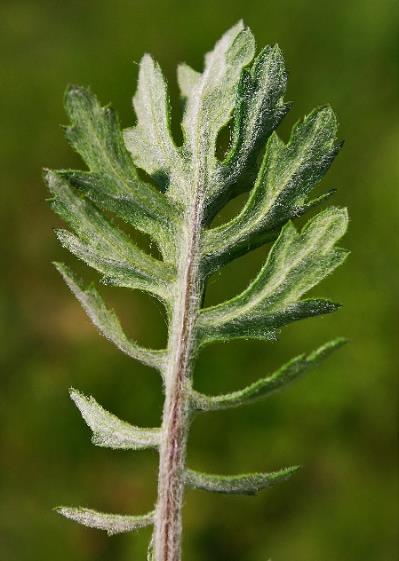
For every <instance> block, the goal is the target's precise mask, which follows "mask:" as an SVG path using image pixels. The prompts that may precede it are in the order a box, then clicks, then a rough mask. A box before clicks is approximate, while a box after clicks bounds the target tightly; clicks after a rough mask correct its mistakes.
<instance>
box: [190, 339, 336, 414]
mask: <svg viewBox="0 0 399 561" xmlns="http://www.w3.org/2000/svg"><path fill="white" fill-rule="evenodd" d="M346 342H347V340H346V339H344V338H342V337H340V338H338V339H334V340H333V341H329V342H328V343H325V344H324V345H322V346H321V347H319V348H318V349H316V350H315V351H313V352H312V353H309V354H308V355H305V354H301V355H299V356H297V357H295V358H293V359H291V360H290V361H289V362H287V364H284V366H282V367H281V368H279V369H278V370H277V371H276V372H274V373H273V374H271V375H270V376H267V377H266V378H261V379H260V380H258V381H257V382H254V383H253V384H250V385H249V386H246V387H245V388H243V389H242V390H238V391H235V392H231V393H228V394H225V395H216V396H207V395H204V394H201V393H199V392H196V391H194V392H193V395H192V405H193V408H194V409H195V410H197V411H218V410H220V409H227V408H229V407H238V406H239V405H247V404H249V403H252V402H253V401H256V400H259V399H264V398H265V397H268V396H269V395H270V394H271V393H273V392H275V391H277V390H280V389H281V388H283V387H284V386H286V385H288V384H290V383H291V382H294V381H295V380H296V379H297V378H299V377H300V376H302V375H303V374H305V372H307V371H308V370H309V369H310V368H313V367H314V366H316V365H318V364H319V363H320V362H321V361H322V360H324V359H325V358H327V357H328V356H329V355H330V354H331V353H332V352H334V351H336V350H337V349H339V348H340V347H342V345H344V344H345V343H346Z"/></svg>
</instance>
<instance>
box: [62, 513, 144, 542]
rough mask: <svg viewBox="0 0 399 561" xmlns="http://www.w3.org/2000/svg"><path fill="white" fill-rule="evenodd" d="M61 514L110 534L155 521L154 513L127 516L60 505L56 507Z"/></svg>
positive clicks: (135, 528) (127, 530) (142, 526)
mask: <svg viewBox="0 0 399 561" xmlns="http://www.w3.org/2000/svg"><path fill="white" fill-rule="evenodd" d="M55 510H56V511H57V512H58V513H59V514H62V516H65V518H69V519H70V520H74V521H75V522H79V524H83V526H88V527H89V528H97V529H98V530H105V531H106V532H107V534H108V535H109V536H113V535H114V534H123V533H125V532H131V531H133V530H138V529H140V528H145V527H146V526H151V525H152V524H153V521H154V513H153V512H149V513H148V514H142V515H140V516H127V515H121V514H105V513H103V512H97V511H96V510H92V509H90V508H83V507H69V506H59V507H57V508H56V509H55Z"/></svg>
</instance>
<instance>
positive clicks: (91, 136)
mask: <svg viewBox="0 0 399 561" xmlns="http://www.w3.org/2000/svg"><path fill="white" fill-rule="evenodd" d="M65 107H66V110H67V113H68V116H69V118H70V120H71V123H72V125H71V126H70V127H67V128H66V136H67V138H68V140H69V141H70V143H71V144H72V146H73V147H74V149H75V150H76V151H77V152H78V153H79V154H80V155H81V156H82V158H83V160H84V161H85V162H86V164H87V166H88V168H89V170H90V171H89V172H79V171H64V172H61V174H62V175H63V177H65V178H66V179H67V180H68V182H69V183H70V185H73V186H74V187H75V188H77V189H78V190H79V191H80V192H81V193H83V194H84V195H85V196H87V197H88V198H89V199H91V200H93V201H94V202H95V203H96V204H98V205H99V206H101V207H102V208H105V209H106V210H111V211H112V212H116V213H117V214H118V215H119V216H121V218H122V219H124V220H126V221H127V222H129V223H130V224H132V225H133V226H134V227H135V228H137V229H138V230H140V231H142V232H145V233H147V234H149V235H150V236H152V237H153V238H154V239H155V241H156V242H157V244H158V246H159V248H160V250H161V252H162V254H163V256H164V257H165V258H170V257H172V256H173V249H174V248H173V246H171V245H170V244H169V243H168V241H169V240H168V237H170V236H171V235H172V232H173V231H174V223H175V221H176V218H177V215H176V211H175V208H174V207H173V206H172V205H170V204H169V202H168V200H167V199H166V197H163V196H162V194H161V193H159V192H158V191H157V190H156V189H155V188H154V187H152V186H151V185H149V184H148V183H145V182H144V181H142V180H141V179H140V178H139V176H138V175H137V171H136V169H135V167H134V165H133V161H132V159H131V156H130V154H129V153H128V151H127V149H126V147H125V145H124V142H123V137H122V132H121V130H120V126H119V121H118V118H117V116H116V114H115V112H114V111H113V109H112V108H111V107H101V105H100V103H99V102H98V100H97V99H96V97H95V96H94V95H93V94H91V92H90V91H89V90H87V89H85V88H81V87H78V86H71V87H69V88H68V90H67V92H66V94H65Z"/></svg>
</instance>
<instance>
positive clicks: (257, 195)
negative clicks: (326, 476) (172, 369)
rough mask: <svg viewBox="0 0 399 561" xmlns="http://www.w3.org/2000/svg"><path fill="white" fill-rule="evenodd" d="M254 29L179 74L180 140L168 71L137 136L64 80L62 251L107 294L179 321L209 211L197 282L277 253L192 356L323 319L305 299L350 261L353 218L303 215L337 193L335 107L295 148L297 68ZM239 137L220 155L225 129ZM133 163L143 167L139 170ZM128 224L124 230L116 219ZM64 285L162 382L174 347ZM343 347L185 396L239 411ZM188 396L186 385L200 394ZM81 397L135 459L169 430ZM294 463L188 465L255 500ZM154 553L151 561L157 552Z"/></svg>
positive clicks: (112, 524)
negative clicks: (143, 340) (284, 129)
mask: <svg viewBox="0 0 399 561" xmlns="http://www.w3.org/2000/svg"><path fill="white" fill-rule="evenodd" d="M255 51H256V49H255V40H254V37H253V35H252V33H251V31H250V30H249V29H248V28H247V27H245V26H244V24H243V23H242V22H238V23H237V24H236V25H235V26H233V27H232V28H231V29H230V30H228V31H227V32H226V33H225V34H224V35H223V36H222V38H221V39H220V40H219V41H218V42H217V43H216V44H215V47H214V49H213V50H212V51H211V52H209V53H207V55H206V56H205V61H204V68H203V71H202V72H200V71H197V70H194V69H192V68H191V67H190V66H188V65H187V64H185V63H184V64H181V65H180V66H179V67H178V76H177V78H178V84H179V88H180V92H181V98H182V101H183V103H184V114H183V119H182V123H181V128H182V132H183V143H182V145H181V146H178V145H176V143H175V141H174V139H173V136H172V133H171V110H170V103H169V94H168V86H167V82H166V80H165V77H164V76H163V73H162V70H161V68H160V66H159V65H158V63H157V62H156V61H155V60H154V59H153V58H152V57H151V56H150V55H148V54H147V55H145V56H144V57H143V58H142V60H141V62H140V65H139V76H138V85H137V91H136V93H135V95H134V97H133V108H134V111H135V114H136V123H135V125H134V126H132V127H130V128H128V129H125V130H124V131H122V129H121V127H120V124H119V120H118V117H117V115H116V113H115V111H114V110H113V109H112V108H111V107H110V106H106V107H102V106H101V104H100V103H99V101H98V100H97V98H96V97H95V96H94V95H93V94H92V93H91V92H90V91H89V90H88V89H85V88H82V87H79V86H70V87H69V88H68V89H67V92H66V95H65V106H66V111H67V114H68V117H69V119H70V125H69V126H68V127H66V128H65V133H66V137H67V139H68V141H69V142H70V144H71V146H72V147H73V148H74V150H75V151H76V152H77V153H78V154H79V155H80V156H81V157H82V160H83V162H84V163H85V165H86V169H85V170H83V171H81V170H58V171H50V170H46V171H45V179H46V181H47V183H48V186H49V189H50V192H51V200H50V204H51V206H52V208H53V209H54V211H55V212H56V213H57V214H58V215H59V216H60V217H61V218H62V219H63V220H64V221H65V222H66V223H67V225H68V227H69V230H65V229H61V230H58V231H57V232H56V234H57V237H58V239H59V240H60V242H61V244H62V245H63V246H64V247H65V248H66V249H68V250H69V251H70V252H71V253H72V254H73V255H74V256H75V257H77V258H79V259H81V260H82V261H84V262H85V263H86V264H87V265H89V266H90V267H92V268H93V269H94V270H95V271H97V272H98V273H99V275H100V281H101V282H102V283H103V284H107V285H113V286H118V287H123V288H130V289H135V290H141V291H145V292H148V293H149V294H150V295H151V296H153V297H155V298H157V299H159V300H160V301H161V302H162V303H163V305H164V306H165V308H166V313H167V317H168V319H169V320H170V318H171V316H172V310H173V308H174V304H175V301H176V299H177V298H178V297H179V293H180V290H181V287H180V286H179V284H178V277H177V272H178V271H179V270H180V268H181V267H180V265H181V263H180V258H181V252H182V247H183V240H185V239H186V238H187V236H188V235H191V234H192V233H190V232H187V231H186V226H185V221H184V218H185V216H186V214H187V213H188V211H189V209H190V208H191V206H192V204H193V201H195V202H196V204H199V202H198V201H201V212H202V215H201V217H200V218H201V219H200V220H199V223H200V224H201V226H200V231H198V232H196V234H197V235H198V240H199V242H198V246H199V249H198V254H197V255H195V259H196V262H197V263H198V270H199V278H198V279H196V281H198V283H203V284H204V285H205V283H206V280H207V279H208V277H209V276H210V275H212V274H214V273H215V272H217V271H219V270H220V269H221V268H222V267H223V266H224V265H225V264H226V263H228V262H230V261H232V260H233V259H236V258H237V257H239V256H241V255H244V254H245V253H247V252H249V251H251V250H253V249H254V248H257V247H259V246H266V245H268V244H269V250H268V251H267V252H266V251H265V262H264V264H263V266H262V267H261V268H260V271H259V273H258V274H257V276H256V277H255V278H254V279H253V280H252V281H251V282H250V283H249V285H248V286H247V288H246V289H245V290H243V291H242V292H241V293H240V294H237V295H236V296H235V297H234V298H231V299H230V300H227V301H225V302H222V303H221V304H218V305H216V306H211V307H207V308H202V309H201V310H200V313H199V314H198V317H197V318H195V320H193V321H195V328H194V332H195V345H196V348H195V352H196V351H197V350H198V349H199V348H200V347H202V346H204V345H208V344H210V343H213V342H216V341H230V340H234V339H263V340H268V341H275V340H276V339H277V338H278V336H279V333H280V331H281V330H282V328H283V327H284V326H286V325H288V324H290V323H292V322H295V321H299V320H301V319H306V318H311V317H313V316H317V315H322V314H327V313H330V312H333V311H335V310H336V309H338V307H339V305H338V304H336V303H334V302H331V301H329V300H327V299H325V298H317V297H312V298H304V296H305V295H306V294H307V293H308V292H309V291H310V290H312V289H314V288H315V287H316V286H317V285H318V284H319V283H320V282H321V281H322V280H323V279H324V278H326V277H327V276H328V275H329V274H330V273H332V272H333V271H334V270H335V269H336V268H337V267H338V266H339V265H341V264H342V263H343V261H344V260H345V258H346V256H347V254H348V252H347V251H345V250H343V249H341V248H339V247H337V245H336V244H337V243H338V242H339V240H340V239H341V238H342V236H343V235H344V234H345V231H346V228H347V224H348V216H347V212H346V210H345V209H342V208H336V207H329V208H327V209H325V210H322V211H321V212H318V213H317V214H316V215H314V216H313V217H312V218H311V219H310V220H308V221H307V223H306V225H305V226H304V227H303V228H302V229H301V230H298V228H297V227H296V226H295V225H294V221H295V220H296V219H297V218H298V217H300V216H303V215H305V214H307V213H309V212H310V211H312V210H314V209H315V208H317V207H319V206H320V205H322V204H324V203H325V202H326V201H327V200H328V199H329V197H330V196H331V195H332V194H333V192H334V190H331V189H329V190H328V191H327V192H325V193H322V194H319V195H316V196H315V195H312V192H313V191H314V189H315V188H316V187H317V186H318V184H319V183H320V181H321V180H322V179H323V177H324V176H325V174H326V173H327V171H328V169H329V167H330V166H331V164H332V162H333V160H334V158H335V157H336V155H337V154H338V152H339V150H340V147H341V143H339V142H337V137H336V135H337V120H336V117H335V114H334V112H333V110H332V109H331V108H330V107H329V106H325V107H320V108H317V109H315V110H314V111H312V112H311V113H310V114H309V115H307V116H305V117H304V118H303V119H302V120H300V121H299V122H298V123H296V125H295V126H294V127H293V129H292V133H291V135H290V138H289V141H288V142H287V143H285V142H283V141H282V140H281V139H280V138H279V136H278V134H277V133H276V128H277V127H278V125H279V123H280V122H281V120H282V119H283V118H284V116H285V115H286V113H287V112H288V110H289V107H290V104H289V103H287V102H286V101H285V100H284V95H285V90H286V86H287V72H286V69H285V64H284V59H283V56H282V53H281V51H280V49H279V47H278V46H277V45H274V46H267V47H265V48H264V49H262V50H261V51H260V52H259V53H258V54H256V52H255ZM226 127H228V128H229V129H230V142H229V145H228V147H227V150H226V151H225V153H224V154H223V155H222V156H220V150H219V148H220V146H219V143H220V134H221V131H223V130H224V129H225V128H226ZM137 168H139V169H140V170H141V171H140V172H138V170H137ZM246 191H248V192H249V194H248V198H247V201H246V203H245V204H244V205H243V208H242V209H241V210H240V211H239V212H238V213H237V215H236V216H234V217H233V218H232V219H231V220H229V221H227V222H226V223H224V224H222V225H221V226H217V227H213V226H212V220H213V218H214V216H215V215H216V214H217V213H218V212H219V210H220V209H222V208H223V207H224V206H225V205H226V204H227V203H228V202H229V201H230V200H231V199H233V198H234V197H236V196H237V195H239V194H240V193H242V192H246ZM121 222H124V226H123V227H122V225H121V224H120V223H121ZM129 230H132V233H133V234H134V232H135V231H139V232H142V233H143V234H145V235H146V236H148V237H149V239H150V242H151V243H154V244H155V245H156V247H157V248H158V250H159V258H158V257H153V256H152V255H150V254H149V253H147V252H146V251H144V250H143V249H141V248H140V247H138V245H137V244H136V243H135V241H134V235H132V236H131V235H130V233H128V232H129ZM55 265H56V267H57V269H58V271H59V272H60V273H61V275H62V276H63V278H64V280H65V282H66V284H67V285H68V287H69V288H70V290H71V291H72V292H73V294H74V295H75V296H76V298H77V299H78V300H79V302H80V304H81V305H82V307H83V309H84V311H85V312H86V313H87V315H88V316H89V318H90V320H91V321H92V323H93V324H94V325H95V327H96V328H97V329H98V331H99V332H100V333H101V334H102V335H104V337H106V338H107V339H108V340H109V341H111V342H112V343H113V344H114V345H115V346H116V347H117V348H118V349H119V350H121V351H122V352H124V353H125V354H127V355H128V356H129V357H131V358H134V359H136V360H139V361H141V362H143V363H144V364H146V365H147V366H150V367H153V368H156V369H158V370H159V371H160V373H161V376H162V377H163V379H164V382H165V385H166V384H167V383H168V380H167V379H166V374H165V372H166V364H167V360H168V358H170V357H168V352H169V351H168V350H152V349H146V348H144V347H142V346H141V345H139V344H138V343H136V342H135V341H132V340H131V339H129V337H128V336H127V335H126V334H125V332H124V331H123V328H122V326H121V324H120V322H119V320H118V318H117V316H116V314H115V313H114V312H113V311H112V310H110V309H109V308H108V307H107V305H106V303H105V302H104V300H103V298H102V297H101V295H100V293H99V291H98V289H97V288H96V287H95V286H94V285H93V284H91V285H89V286H86V285H85V283H84V282H81V281H80V280H78V279H77V277H76V276H75V275H74V274H73V273H72V271H71V270H70V269H69V267H68V266H66V265H64V264H61V263H56V264H55ZM344 342H345V340H344V339H342V338H339V339H334V340H332V341H330V342H328V343H326V344H325V345H322V346H321V347H319V348H317V349H316V350H315V351H313V352H311V353H309V354H301V355H299V356H297V357H295V358H293V359H292V360H290V361H289V362H288V363H286V364H285V365H283V366H282V367H281V368H279V369H278V370H277V371H276V372H274V373H272V374H271V375H269V376H267V377H263V378H261V379H259V380H258V381H257V382H254V383H253V384H251V385H249V386H247V387H245V388H243V389H242V390H239V391H235V392H231V393H228V394H225V395H217V396H206V395H203V394H201V393H199V392H197V391H195V390H190V391H191V395H190V396H189V397H190V400H189V401H190V412H194V411H211V410H219V409H225V408H228V407H235V406H239V405H244V404H247V403H250V402H252V401H254V400H257V399H262V398H265V397H267V396H269V395H270V394H271V393H272V392H275V391H277V390H279V389H282V388H283V387H285V386H287V385H289V384H290V383H291V382H293V381H294V380H296V379H298V378H299V377H300V376H302V375H303V374H304V373H305V372H306V371H308V370H309V369H310V368H312V367H314V366H316V365H317V364H318V363H319V362H320V361H321V360H323V359H324V358H326V357H327V356H328V355H329V354H330V353H332V352H334V351H335V350H337V349H338V348H339V347H340V346H342V344H343V343H344ZM190 386H191V385H190ZM71 398H72V399H73V401H74V402H75V404H76V405H77V407H78V408H79V410H80V412H81V414H82V417H83V418H84V420H85V421H86V423H87V424H88V426H89V428H90V429H91V430H92V433H93V438H92V441H93V443H94V444H96V445H98V446H105V447H110V448H115V449H125V450H127V449H130V450H137V449H142V448H158V447H159V445H160V442H161V439H162V434H161V432H162V430H161V429H158V428H140V427H136V426H133V425H130V424H129V423H127V422H125V421H122V420H120V419H118V418H117V417H116V416H115V415H113V414H112V413H109V412H108V411H106V410H105V409H104V408H103V407H102V406H101V405H99V404H98V403H97V402H96V401H95V400H94V398H93V397H87V396H85V395H84V394H82V393H80V392H79V391H77V390H74V389H72V390H71ZM297 469H298V468H297V467H290V468H285V469H282V470H279V471H276V472H271V473H253V474H241V475H236V476H220V475H212V474H203V473H199V472H195V471H193V470H186V471H185V473H184V482H185V484H186V485H187V486H190V487H193V488H197V489H203V490H207V491H211V492H216V493H228V494H249V495H250V494H255V493H257V492H258V491H261V490H262V489H264V488H266V487H269V486H270V485H272V484H274V483H277V482H279V481H283V480H285V479H287V478H288V477H290V476H291V475H292V474H293V473H294V472H295V471H296V470H297ZM57 510H58V512H60V513H61V514H63V515H64V516H66V517H67V518H70V519H72V520H75V521H77V522H80V523H81V524H84V525H86V526H90V527H93V528H99V529H102V530H105V531H107V533H108V534H110V535H111V534H116V533H121V532H126V531H130V530H134V529H137V528H141V527H144V526H147V525H150V524H152V523H153V517H154V513H152V512H151V513H148V514H145V515H142V516H121V515H113V514H103V513H99V512H96V511H94V510H91V509H86V508H80V507H79V508H72V507H59V508H58V509H57ZM148 555H149V557H148V559H153V555H152V546H151V545H150V549H149V553H148Z"/></svg>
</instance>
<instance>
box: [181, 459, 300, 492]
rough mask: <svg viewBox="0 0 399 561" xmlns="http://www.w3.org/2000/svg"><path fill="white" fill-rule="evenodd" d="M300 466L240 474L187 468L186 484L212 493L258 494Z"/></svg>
mask: <svg viewBox="0 0 399 561" xmlns="http://www.w3.org/2000/svg"><path fill="white" fill-rule="evenodd" d="M299 467H300V466H292V467H289V468H283V469H281V470H279V471H275V472H271V473H245V474H240V475H214V474H208V473H201V472H197V471H194V470H187V471H186V473H185V482H186V485H188V486H189V487H192V488H194V489H202V490H203V491H210V492H212V493H223V494H226V495H256V494H257V493H259V492H260V491H263V490H264V489H266V488H268V487H270V486H272V485H275V484H276V483H280V482H282V481H286V480H287V479H289V478H290V477H291V476H292V475H293V474H294V473H295V472H296V471H298V469H299Z"/></svg>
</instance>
